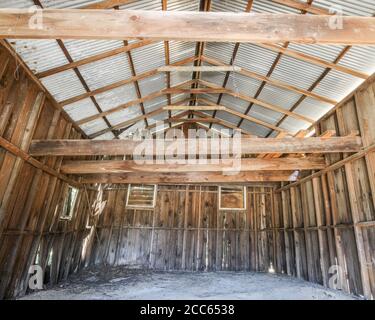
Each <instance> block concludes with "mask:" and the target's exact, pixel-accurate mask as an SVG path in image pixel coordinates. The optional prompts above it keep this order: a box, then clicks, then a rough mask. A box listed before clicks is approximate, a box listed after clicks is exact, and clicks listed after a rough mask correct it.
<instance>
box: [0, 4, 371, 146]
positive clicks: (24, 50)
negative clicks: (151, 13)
mask: <svg viewBox="0 0 375 320" xmlns="http://www.w3.org/2000/svg"><path fill="white" fill-rule="evenodd" d="M100 1H101V0H42V1H41V3H42V5H43V6H44V7H46V8H47V7H48V8H79V7H82V6H86V5H88V4H93V3H98V2H100ZM33 4H34V3H33V1H32V0H12V1H11V0H1V1H0V7H1V8H6V7H14V8H27V7H30V6H32V5H33ZM247 4H248V1H247V0H212V2H211V11H227V12H244V11H245V9H246V6H247ZM313 5H314V6H317V7H320V8H324V9H327V10H330V9H333V8H336V9H337V8H340V7H341V8H342V10H343V13H344V14H345V15H361V16H372V15H374V13H375V1H373V0H347V1H342V0H314V1H313ZM120 9H142V10H162V2H161V1H160V0H140V1H133V2H130V3H128V4H126V5H123V6H120ZM167 9H168V10H178V11H183V10H187V11H198V10H199V0H168V1H167ZM252 12H253V13H296V14H299V13H301V12H300V11H299V10H296V9H293V8H291V7H288V6H286V5H281V4H278V3H275V2H273V1H270V0H255V1H254V2H253V6H252ZM10 41H12V43H13V45H14V47H15V49H16V51H17V52H18V53H19V54H20V56H21V57H22V58H23V60H24V61H25V62H26V63H27V65H28V66H29V67H30V69H31V70H33V71H34V72H35V73H39V72H43V71H46V70H50V69H52V68H55V67H59V66H62V65H65V64H67V63H68V60H67V58H66V57H65V55H64V54H63V52H62V50H61V48H60V47H59V46H58V44H57V42H56V41H55V40H33V41H30V40H16V41H14V40H10ZM129 42H130V43H133V42H135V40H132V41H129ZM64 44H65V47H66V48H67V51H68V52H69V54H70V56H71V57H72V59H73V60H74V61H78V60H80V59H84V58H87V57H90V56H93V55H96V54H99V53H103V52H107V51H110V50H113V49H116V48H120V47H122V46H123V45H124V43H123V42H122V41H102V40H98V41H95V40H90V41H87V40H66V41H64ZM234 45H235V44H234V43H206V45H205V49H204V55H206V56H208V57H211V58H214V59H217V60H220V61H222V62H224V63H227V64H228V63H230V61H231V58H232V55H233V50H234ZM289 49H291V50H295V51H298V52H301V53H303V54H306V55H309V56H314V57H318V58H320V59H323V60H325V61H327V62H333V61H335V60H336V59H337V57H338V56H339V54H340V53H341V52H342V50H343V49H344V46H332V45H307V44H306V45H305V44H294V43H291V44H289ZM195 50H196V43H194V42H181V41H169V58H170V62H171V63H175V62H177V61H180V60H182V59H186V58H188V57H192V56H194V55H195ZM131 56H132V60H133V63H134V67H135V71H136V74H137V75H138V74H141V73H144V72H147V71H150V70H154V69H156V68H158V67H160V66H163V65H165V45H164V42H157V43H153V44H151V45H147V46H144V47H141V48H138V49H134V50H132V51H131ZM277 57H278V53H277V52H274V51H272V50H268V49H264V48H261V47H259V46H257V45H254V44H249V43H243V44H241V45H240V46H239V49H238V52H237V55H236V58H235V60H234V64H235V65H236V66H240V67H242V68H244V69H247V70H250V71H253V72H256V73H259V74H261V75H264V76H265V75H267V74H268V73H269V71H270V69H271V67H272V65H273V64H274V62H275V59H276V58H277ZM338 64H339V65H342V66H345V67H348V68H351V69H354V70H357V71H361V72H364V73H367V74H369V75H370V74H372V73H373V72H375V46H372V47H365V46H362V47H352V48H350V49H349V51H348V52H347V53H346V54H345V56H344V57H343V58H342V59H341V60H340V61H339V62H338ZM187 65H192V63H189V64H187ZM203 65H208V64H206V63H203ZM79 70H80V72H81V74H82V76H83V78H84V80H85V81H86V83H87V85H88V86H89V88H90V90H94V89H97V88H102V87H104V86H106V85H109V84H112V83H115V82H117V81H120V80H124V79H129V78H131V77H132V72H131V68H130V65H129V62H128V56H127V54H126V53H122V54H118V55H116V56H112V57H110V58H107V59H104V60H100V61H97V62H94V63H90V64H86V65H83V66H80V67H79ZM301 70H302V71H301ZM324 71H325V68H324V67H321V66H318V65H316V64H312V63H308V62H304V61H302V60H299V59H296V58H291V57H288V56H286V55H282V57H281V59H280V60H279V62H278V64H277V66H276V68H275V70H274V71H273V72H272V75H271V78H272V79H276V80H279V81H282V82H284V83H287V84H291V85H294V86H297V87H298V88H301V89H305V90H308V89H309V88H310V87H311V86H312V85H313V84H314V83H315V82H316V81H317V80H318V79H319V78H320V76H321V75H322V73H323V72H324ZM225 75H226V73H225V72H218V73H208V72H203V73H201V78H202V79H203V80H205V81H209V82H212V83H214V84H216V85H219V86H222V85H223V83H224V79H225ZM192 77H193V73H192V72H187V73H176V72H172V73H171V86H174V85H177V84H179V83H182V82H185V81H188V80H191V79H192ZM166 80H167V77H166V74H165V73H160V74H157V75H153V76H151V77H148V78H145V79H142V80H140V81H138V82H139V88H140V92H141V95H142V97H144V96H146V95H148V94H151V93H154V92H157V91H159V90H162V89H163V88H165V87H166V84H167V81H166ZM362 81H363V79H359V78H356V77H353V76H351V75H348V74H345V73H343V72H339V71H335V70H331V71H330V72H329V73H328V74H327V76H326V77H325V78H324V79H323V80H322V81H321V82H320V83H319V84H318V85H317V86H316V88H315V89H314V90H313V92H315V93H317V94H320V95H322V96H325V97H327V98H331V99H334V100H337V101H339V100H341V99H342V98H343V97H345V96H346V95H347V94H348V93H350V92H351V91H352V90H353V89H354V88H355V87H357V86H358V85H359V84H360V83H361V82H362ZM42 83H43V84H44V85H45V86H46V88H47V89H48V90H49V91H50V92H51V94H52V95H53V96H54V97H55V99H56V100H57V101H62V100H65V99H68V98H71V97H74V96H77V95H79V94H82V93H85V92H86V90H85V89H84V87H83V85H82V84H81V82H80V80H79V78H78V77H77V75H76V74H75V72H74V71H73V70H68V71H64V72H61V73H58V74H55V75H52V76H49V77H47V78H44V79H42ZM261 84H262V82H261V81H259V80H256V79H252V78H250V77H246V76H243V75H240V74H236V73H230V76H229V79H228V81H227V85H226V86H227V88H229V89H231V90H233V91H235V92H239V93H242V94H245V95H247V96H251V97H252V96H254V95H255V94H256V93H257V91H258V89H259V88H260V86H261ZM201 96H202V97H203V98H207V99H209V100H210V101H212V102H214V103H216V101H217V98H218V96H219V95H218V94H209V95H207V94H204V95H201ZM188 97H189V95H187V94H174V95H172V96H171V98H172V103H175V102H177V101H179V100H181V99H184V98H188ZM301 97H302V96H301V95H300V94H298V93H295V92H293V91H289V90H284V89H281V88H279V87H275V86H272V85H270V84H266V85H265V86H264V87H263V89H262V91H261V93H260V95H259V97H258V100H260V101H264V102H267V103H269V104H273V105H276V106H279V107H281V108H284V109H286V110H290V109H291V108H292V107H293V106H294V105H295V104H296V102H297V101H299V100H300V98H301ZM137 98H138V96H137V94H136V91H135V86H134V83H130V84H128V85H124V86H121V87H119V88H116V89H113V90H109V91H107V92H104V93H102V94H98V95H96V96H95V99H96V101H97V102H98V104H99V106H100V108H101V109H102V110H104V111H108V110H110V109H113V108H116V107H118V106H119V105H122V104H124V103H126V102H129V101H132V100H136V99H137ZM221 103H222V104H223V105H225V106H227V107H228V108H231V109H233V110H236V111H238V112H242V113H244V112H245V111H246V110H247V109H248V107H249V105H250V103H249V102H247V101H244V100H241V99H238V98H235V97H232V96H229V95H226V94H224V95H223V96H222V99H221ZM167 104H168V100H167V97H166V96H160V97H158V98H155V99H153V100H150V101H145V102H144V106H145V111H146V113H148V112H151V111H153V110H157V109H158V108H161V107H162V106H164V105H167ZM332 107H333V106H332V105H330V104H327V103H325V102H321V101H318V100H316V99H312V98H305V99H304V100H303V101H302V102H301V103H300V104H299V106H298V107H297V108H296V109H295V111H294V112H296V113H298V114H301V115H304V116H307V117H309V118H312V119H318V118H320V117H321V116H322V115H323V114H325V113H326V112H327V111H329V110H330V109H331V108H332ZM64 109H65V110H66V111H67V112H68V114H69V115H70V116H71V117H72V118H73V119H74V120H80V119H83V118H86V117H88V116H91V115H95V114H98V110H97V108H96V107H95V105H94V104H93V102H92V101H91V99H84V100H82V101H78V102H76V103H74V104H71V105H68V106H65V107H64ZM178 113H179V112H172V114H173V115H174V114H178ZM140 114H141V109H140V105H139V104H135V105H134V106H131V107H128V108H126V109H124V110H121V111H119V112H114V113H112V114H109V115H108V116H107V119H108V121H109V123H110V124H111V125H116V124H118V123H121V122H124V121H127V120H129V119H132V118H134V117H136V116H138V115H140ZM207 114H209V115H212V112H211V113H207ZM249 115H250V116H252V117H255V118H257V119H260V120H262V121H266V122H269V123H270V124H276V123H278V121H279V120H280V119H281V118H283V117H284V116H283V114H281V113H279V112H275V111H272V110H269V109H266V108H264V107H261V106H259V105H256V104H254V105H253V106H252V108H251V110H250V112H249ZM167 116H168V113H167V112H163V113H160V114H158V115H157V116H155V117H153V118H152V119H149V124H153V123H155V121H157V120H162V119H163V117H167ZM217 117H218V118H219V119H222V120H225V121H227V122H230V123H232V124H234V125H237V124H238V122H239V120H240V119H241V118H239V117H236V116H233V115H230V114H228V113H226V112H218V113H217ZM307 126H308V124H307V123H306V122H304V121H301V120H298V119H295V118H292V117H287V118H286V120H285V121H283V122H282V124H281V128H283V129H286V130H289V131H291V132H297V131H298V130H301V129H304V128H306V127H307ZM212 127H213V128H217V129H218V128H222V126H221V125H219V124H214V125H213V126H212ZM82 128H83V130H84V131H85V132H86V133H87V134H92V133H95V132H98V131H100V130H103V129H106V128H108V126H107V125H106V124H105V122H104V120H103V119H102V118H100V119H97V120H95V121H92V122H89V123H87V124H85V125H83V126H82ZM142 128H144V121H143V120H142V121H139V122H137V123H136V124H135V125H133V126H132V127H131V128H129V129H128V130H126V131H125V132H124V133H123V134H121V135H120V137H125V136H127V135H129V134H131V132H133V131H134V130H139V129H142ZM241 128H243V129H245V130H247V131H249V132H253V133H254V134H257V135H259V136H265V135H267V134H269V133H270V130H269V129H268V128H265V127H263V126H260V125H258V124H255V123H252V122H249V121H247V120H244V121H243V122H242V125H241ZM98 138H103V139H112V138H114V136H113V134H112V133H111V132H108V133H106V134H104V135H102V136H101V137H98Z"/></svg>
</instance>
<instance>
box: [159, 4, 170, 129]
mask: <svg viewBox="0 0 375 320" xmlns="http://www.w3.org/2000/svg"><path fill="white" fill-rule="evenodd" d="M161 6H162V10H163V11H167V9H168V0H161ZM164 58H165V65H166V66H168V65H169V64H170V54H169V41H164ZM165 79H166V83H167V88H168V89H169V88H170V87H171V74H170V73H169V72H166V73H165ZM167 100H168V103H169V104H172V95H171V94H167ZM171 116H172V112H170V111H169V112H168V117H169V118H171ZM171 126H172V124H171V123H170V124H169V127H171Z"/></svg>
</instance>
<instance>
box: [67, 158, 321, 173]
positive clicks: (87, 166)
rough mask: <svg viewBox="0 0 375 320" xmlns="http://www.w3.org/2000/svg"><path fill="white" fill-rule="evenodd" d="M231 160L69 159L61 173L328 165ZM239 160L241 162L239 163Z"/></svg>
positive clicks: (281, 160) (306, 160)
mask: <svg viewBox="0 0 375 320" xmlns="http://www.w3.org/2000/svg"><path fill="white" fill-rule="evenodd" d="M228 162H229V163H228V164H227V163H219V164H215V163H208V164H168V163H165V164H156V163H153V162H152V163H151V164H147V163H143V164H141V163H137V161H133V160H103V161H91V160H88V161H66V162H64V163H63V165H62V166H61V172H63V173H66V174H88V173H125V172H159V173H168V172H202V171H203V172H236V171H278V170H283V171H285V170H320V169H323V168H325V167H326V163H325V161H324V158H317V157H312V158H279V159H257V158H253V159H240V160H239V161H234V165H232V163H231V161H228ZM237 162H238V164H237Z"/></svg>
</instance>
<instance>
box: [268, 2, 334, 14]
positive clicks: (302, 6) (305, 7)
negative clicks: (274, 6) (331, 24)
mask: <svg viewBox="0 0 375 320" xmlns="http://www.w3.org/2000/svg"><path fill="white" fill-rule="evenodd" d="M272 1H273V2H276V3H279V4H282V5H285V6H288V7H290V8H293V9H297V10H301V11H305V12H309V13H313V14H320V15H329V14H331V13H330V12H329V10H326V9H324V8H319V7H316V6H313V5H312V4H311V2H312V1H309V2H310V3H308V2H302V1H296V0H272Z"/></svg>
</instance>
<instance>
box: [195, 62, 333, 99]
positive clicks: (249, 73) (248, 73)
mask: <svg viewBox="0 0 375 320" xmlns="http://www.w3.org/2000/svg"><path fill="white" fill-rule="evenodd" d="M202 60H203V61H205V62H207V63H210V64H214V65H220V66H226V64H225V63H223V62H222V61H219V60H217V59H213V58H209V57H206V56H203V57H202ZM228 66H229V65H228ZM238 73H239V74H242V75H244V76H246V77H250V78H253V79H257V80H259V81H264V82H266V83H268V84H270V85H273V86H275V87H278V88H282V89H284V90H289V91H292V92H295V93H298V94H302V95H305V96H308V97H310V98H313V99H315V100H318V101H322V102H325V103H328V104H331V105H336V104H337V103H338V101H336V100H333V99H330V98H326V97H323V96H321V95H319V94H316V93H314V92H310V91H308V90H304V89H301V88H298V87H296V86H293V85H290V84H288V83H285V82H282V81H279V80H276V79H272V78H270V77H267V76H263V75H261V74H258V73H256V72H253V71H250V70H247V69H244V68H241V69H240V70H239V71H238Z"/></svg>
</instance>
